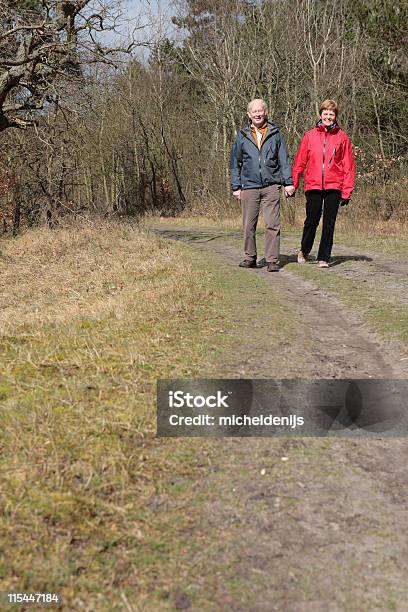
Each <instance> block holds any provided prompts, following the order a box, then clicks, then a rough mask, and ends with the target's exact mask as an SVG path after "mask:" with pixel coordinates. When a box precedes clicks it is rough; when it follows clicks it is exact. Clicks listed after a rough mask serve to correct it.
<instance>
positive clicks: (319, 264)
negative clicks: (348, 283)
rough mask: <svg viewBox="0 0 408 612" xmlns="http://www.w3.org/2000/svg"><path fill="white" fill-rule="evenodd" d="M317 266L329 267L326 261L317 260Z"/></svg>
mask: <svg viewBox="0 0 408 612" xmlns="http://www.w3.org/2000/svg"><path fill="white" fill-rule="evenodd" d="M317 267H318V268H330V266H329V264H328V263H327V261H318V262H317Z"/></svg>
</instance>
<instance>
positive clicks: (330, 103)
mask: <svg viewBox="0 0 408 612" xmlns="http://www.w3.org/2000/svg"><path fill="white" fill-rule="evenodd" d="M324 110H331V111H333V112H334V114H335V115H336V117H337V115H338V112H339V107H338V106H337V103H336V102H335V101H334V100H323V102H322V103H321V105H320V108H319V114H320V115H321V114H322V112H323V111H324Z"/></svg>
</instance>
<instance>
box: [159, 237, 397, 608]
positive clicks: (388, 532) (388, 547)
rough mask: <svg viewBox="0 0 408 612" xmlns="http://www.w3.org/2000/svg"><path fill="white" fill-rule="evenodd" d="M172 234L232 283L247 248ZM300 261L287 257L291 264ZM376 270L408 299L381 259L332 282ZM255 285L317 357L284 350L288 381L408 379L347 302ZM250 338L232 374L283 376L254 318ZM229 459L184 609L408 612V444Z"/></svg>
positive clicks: (178, 603) (264, 442)
mask: <svg viewBox="0 0 408 612" xmlns="http://www.w3.org/2000/svg"><path fill="white" fill-rule="evenodd" d="M160 233H161V234H162V235H166V236H167V237H171V238H176V239H181V240H187V241H188V242H190V243H194V245H195V246H194V248H200V249H204V250H206V249H210V250H211V251H213V252H216V253H217V254H219V255H220V257H222V258H224V260H227V261H228V262H229V263H230V266H231V274H233V273H234V271H235V270H237V262H238V261H239V258H240V252H239V249H237V248H236V247H234V246H230V245H228V244H223V243H222V242H221V243H220V242H219V241H218V240H217V241H215V240H214V238H215V237H216V236H220V234H221V235H226V234H227V235H231V233H224V234H222V233H216V232H200V231H194V230H183V231H174V230H171V231H165V232H160ZM234 234H235V233H234ZM290 248H291V247H290ZM287 250H288V249H286V251H287ZM362 258H366V259H365V260H364V259H362ZM290 260H293V256H292V255H291V253H290V252H289V253H288V254H286V256H285V251H284V254H283V261H284V262H285V261H290ZM364 261H365V262H366V264H368V265H369V270H370V269H371V270H374V269H375V275H376V282H377V284H381V282H382V279H383V278H386V281H387V282H389V280H390V277H391V278H392V279H393V282H395V283H397V285H398V287H400V286H401V282H402V279H403V277H404V275H405V276H406V269H405V270H404V269H403V267H401V265H400V264H399V262H396V263H395V266H394V265H393V263H392V261H391V260H390V259H389V258H382V257H381V256H376V257H373V256H371V255H367V254H364V253H359V254H358V259H354V260H353V259H351V258H350V257H349V256H347V259H344V260H340V262H339V264H338V265H337V266H334V268H336V269H334V270H333V271H334V272H335V273H341V266H342V265H343V267H344V264H346V267H347V268H351V269H354V266H355V265H357V266H358V265H360V263H361V262H364ZM344 272H347V270H343V273H344ZM365 272H366V273H367V267H366V269H365ZM248 274H257V275H259V276H260V277H261V278H263V279H264V281H265V283H272V284H273V286H274V287H275V288H276V291H277V292H278V293H279V294H280V295H283V296H284V298H285V299H286V303H287V305H288V308H290V309H293V310H295V311H296V312H297V313H298V315H299V316H300V317H301V318H302V319H303V320H304V330H305V333H306V345H305V346H301V347H296V346H295V347H294V346H290V345H287V346H285V345H282V346H281V347H280V355H279V359H280V360H282V363H284V364H285V377H288V378H290V377H300V378H368V377H372V378H388V379H389V378H407V377H408V360H406V359H405V357H406V355H404V354H402V353H400V352H398V349H396V348H395V347H393V346H391V345H386V344H384V343H383V342H381V341H380V340H379V338H378V337H376V335H375V334H373V333H372V332H371V331H370V330H369V329H368V328H367V326H366V324H365V323H364V322H363V321H362V319H361V318H360V317H359V315H358V314H357V313H356V312H354V311H352V310H351V309H345V308H344V306H343V305H341V304H340V302H338V301H337V300H336V299H335V298H334V297H332V296H329V295H327V294H326V293H325V292H323V291H321V290H320V289H318V288H317V287H316V286H314V285H313V284H311V283H309V282H306V281H304V280H302V279H300V278H299V277H297V276H295V275H294V274H291V273H290V272H288V271H287V270H285V268H283V270H282V271H280V272H279V273H274V274H271V273H268V272H266V270H265V269H262V270H248ZM386 281H384V282H386ZM400 297H401V298H403V297H404V294H403V292H402V291H401V294H400ZM259 300H262V295H260V296H259ZM237 316H239V315H238V313H237ZM251 325H252V327H253V328H254V338H255V342H253V343H251V342H248V343H243V348H242V354H241V355H240V356H239V360H236V361H235V362H231V363H230V364H226V372H227V373H228V374H227V375H230V373H231V370H232V371H234V370H235V376H237V375H238V376H242V377H274V376H276V374H275V371H274V369H273V361H275V362H276V355H274V356H270V359H269V360H268V356H267V346H266V344H267V343H265V346H261V347H260V346H259V339H260V338H262V337H263V336H264V335H265V334H264V330H265V326H267V322H265V321H264V320H257V318H256V312H253V313H252V314H251ZM257 330H258V331H257ZM257 343H258V344H257ZM255 351H256V354H257V358H256V360H254V359H253V357H251V356H252V355H253V353H254V352H255ZM264 355H265V357H264ZM297 355H298V358H296V356H297ZM260 356H261V357H260ZM221 375H223V373H221ZM203 446H205V441H203ZM219 451H220V452H219V457H218V460H217V464H216V465H214V466H213V467H212V469H211V470H210V472H209V474H208V476H207V477H206V478H204V479H202V480H201V481H200V482H198V483H196V485H195V496H196V498H197V499H200V500H201V501H200V504H201V511H200V512H199V516H196V517H195V518H194V519H193V524H192V534H197V533H201V534H203V533H204V534H205V541H206V542H208V543H207V544H206V545H205V546H203V548H201V549H200V550H199V551H198V552H197V551H195V552H192V551H190V552H189V553H187V556H188V558H189V562H190V563H191V564H193V565H194V567H195V568H196V575H197V579H196V581H195V582H193V583H192V584H190V585H184V591H183V592H182V593H180V591H178V592H177V595H176V596H175V597H174V598H173V600H172V602H173V603H172V605H173V609H188V608H191V607H192V605H191V603H189V602H190V596H189V593H191V592H200V593H201V605H200V607H201V608H202V609H208V610H232V611H237V612H238V611H241V610H242V611H244V610H245V611H247V610H250V611H269V610H278V611H284V612H286V611H288V612H291V611H293V612H308V611H311V612H312V611H313V612H315V611H322V612H323V611H324V612H327V611H333V612H337V611H343V610H344V611H359V612H360V611H364V610H367V611H370V612H371V611H372V610H398V611H400V610H401V611H404V610H408V581H407V569H406V568H407V566H408V535H407V529H406V525H407V524H408V506H407V501H408V488H407V484H408V474H407V472H406V469H405V465H406V460H407V455H408V443H407V441H406V440H405V439H393V440H385V439H381V438H378V439H359V440H327V439H326V440H321V439H320V440H317V439H307V440H306V439H303V440H302V439H300V440H277V439H275V440H272V439H255V438H252V439H224V440H220V441H219ZM185 511H186V512H187V511H188V507H186V508H185ZM209 575H211V579H210V578H209ZM204 589H205V590H206V593H207V594H206V595H205V596H204V595H203V594H202V591H203V590H204Z"/></svg>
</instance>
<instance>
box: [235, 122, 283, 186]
mask: <svg viewBox="0 0 408 612" xmlns="http://www.w3.org/2000/svg"><path fill="white" fill-rule="evenodd" d="M276 131H277V130H276ZM276 131H275V130H274V131H273V132H271V133H270V134H267V135H266V137H265V138H264V141H263V143H262V145H261V149H262V147H263V146H264V144H265V142H266V141H267V140H269V138H271V136H273V135H274V134H276ZM241 134H242V135H243V136H244V137H245V138H246V139H247V140H249V141H250V142H252V144H253V145H254V146H255V147H256V148H257V149H258V166H259V178H260V179H261V185H262V187H263V179H262V164H261V149H259V148H258V147H257V146H256V143H255V142H254V141H253V139H252V138H249V136H247V135H246V134H245V133H244V132H242V131H241Z"/></svg>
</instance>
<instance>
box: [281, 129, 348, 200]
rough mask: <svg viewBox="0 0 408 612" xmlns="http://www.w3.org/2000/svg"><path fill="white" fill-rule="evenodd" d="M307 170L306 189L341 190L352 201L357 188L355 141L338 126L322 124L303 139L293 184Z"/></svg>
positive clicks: (342, 195)
mask: <svg viewBox="0 0 408 612" xmlns="http://www.w3.org/2000/svg"><path fill="white" fill-rule="evenodd" d="M305 168H306V173H305V178H304V190H305V191H310V190H311V189H339V190H340V191H341V197H342V198H345V199H350V198H351V194H352V192H353V187H354V175H355V164H354V155H353V150H352V148H351V142H350V140H349V138H348V136H347V134H346V133H345V132H343V130H341V129H340V128H339V127H338V126H337V125H336V126H334V127H332V128H331V129H329V130H327V129H326V128H325V127H324V126H323V125H318V126H317V127H315V128H313V129H312V130H310V131H309V132H306V134H305V135H304V136H303V139H302V142H301V143H300V146H299V150H298V152H297V154H296V157H295V161H294V164H293V171H292V177H293V184H294V186H295V189H297V188H298V185H299V179H300V177H301V175H302V173H303V171H304V169H305Z"/></svg>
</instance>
